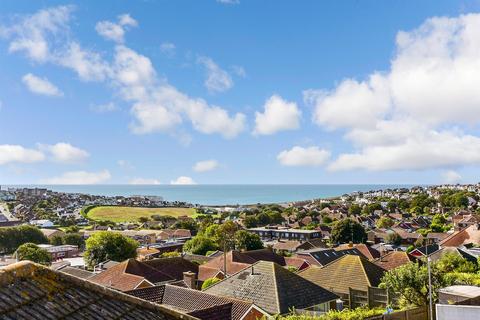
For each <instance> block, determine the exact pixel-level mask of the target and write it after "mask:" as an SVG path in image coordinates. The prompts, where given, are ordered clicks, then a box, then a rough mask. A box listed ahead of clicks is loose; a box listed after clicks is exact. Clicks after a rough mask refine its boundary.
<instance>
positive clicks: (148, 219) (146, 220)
mask: <svg viewBox="0 0 480 320" xmlns="http://www.w3.org/2000/svg"><path fill="white" fill-rule="evenodd" d="M148 221H150V218H149V217H145V216H142V217H138V222H140V223H145V222H148Z"/></svg>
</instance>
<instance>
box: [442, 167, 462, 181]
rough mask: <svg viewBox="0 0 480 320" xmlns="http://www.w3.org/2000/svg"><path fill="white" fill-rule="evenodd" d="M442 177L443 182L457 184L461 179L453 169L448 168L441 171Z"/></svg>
mask: <svg viewBox="0 0 480 320" xmlns="http://www.w3.org/2000/svg"><path fill="white" fill-rule="evenodd" d="M442 179H443V182H444V183H447V184H457V183H460V182H461V181H462V176H461V175H460V174H459V173H458V172H456V171H454V170H448V171H444V172H443V173H442Z"/></svg>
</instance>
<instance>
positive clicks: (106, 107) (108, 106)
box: [90, 102, 118, 113]
mask: <svg viewBox="0 0 480 320" xmlns="http://www.w3.org/2000/svg"><path fill="white" fill-rule="evenodd" d="M90 109H91V110H92V111H94V112H97V113H107V112H113V111H116V110H118V107H117V106H116V105H115V103H113V102H109V103H105V104H99V105H93V106H91V107H90Z"/></svg>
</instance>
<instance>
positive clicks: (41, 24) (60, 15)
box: [0, 6, 73, 62]
mask: <svg viewBox="0 0 480 320" xmlns="http://www.w3.org/2000/svg"><path fill="white" fill-rule="evenodd" d="M72 11H73V6H59V7H54V8H49V9H44V10H40V11H38V12H36V13H34V14H32V15H25V16H21V17H20V18H19V19H17V21H16V22H15V23H14V24H13V25H12V26H10V27H2V26H0V35H3V36H4V37H6V38H8V39H11V42H10V44H9V48H8V50H9V52H23V53H25V54H26V55H27V57H28V58H30V59H32V60H34V61H37V62H45V61H47V60H49V59H50V58H51V54H52V53H51V50H50V49H51V48H50V47H49V41H50V40H51V38H52V37H54V36H56V35H57V34H64V33H65V32H67V31H68V22H69V20H70V14H71V12H72Z"/></svg>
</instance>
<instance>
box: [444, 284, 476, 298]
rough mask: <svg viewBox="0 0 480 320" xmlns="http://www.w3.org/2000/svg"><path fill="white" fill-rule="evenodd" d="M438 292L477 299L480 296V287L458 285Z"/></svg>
mask: <svg viewBox="0 0 480 320" xmlns="http://www.w3.org/2000/svg"><path fill="white" fill-rule="evenodd" d="M438 292H441V293H446V294H451V295H456V296H461V297H465V298H475V297H478V296H480V287H477V286H464V285H456V286H450V287H445V288H441V289H439V290H438Z"/></svg>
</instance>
